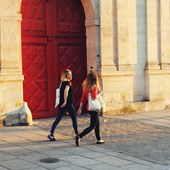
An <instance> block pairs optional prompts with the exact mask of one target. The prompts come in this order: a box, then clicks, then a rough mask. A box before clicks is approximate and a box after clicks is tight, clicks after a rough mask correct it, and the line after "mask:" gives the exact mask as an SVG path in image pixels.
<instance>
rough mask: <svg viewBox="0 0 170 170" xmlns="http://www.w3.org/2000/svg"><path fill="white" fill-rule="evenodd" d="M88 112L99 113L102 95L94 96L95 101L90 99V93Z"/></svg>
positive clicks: (89, 96)
mask: <svg viewBox="0 0 170 170" xmlns="http://www.w3.org/2000/svg"><path fill="white" fill-rule="evenodd" d="M88 104H89V110H92V111H97V112H100V111H101V109H102V105H103V98H102V93H99V94H98V95H97V96H96V99H94V100H93V99H92V96H91V93H89V95H88Z"/></svg>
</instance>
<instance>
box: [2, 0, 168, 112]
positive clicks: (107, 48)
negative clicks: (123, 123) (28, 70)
mask: <svg viewBox="0 0 170 170" xmlns="http://www.w3.org/2000/svg"><path fill="white" fill-rule="evenodd" d="M81 1H82V4H83V7H84V11H85V15H86V22H85V23H86V35H87V70H88V71H89V70H90V69H91V68H93V69H95V70H97V71H98V73H99V76H100V80H101V85H102V88H103V91H104V100H105V103H106V111H113V110H114V109H115V110H117V109H120V110H121V109H122V108H125V107H126V106H131V107H132V110H133V107H134V108H136V110H135V111H138V110H140V109H138V108H143V110H154V109H164V108H166V106H169V105H170V88H169V84H170V48H169V41H170V23H169V22H170V2H169V0H160V1H152V0H150V1H146V0H101V1H99V0H81ZM20 7H21V0H5V1H4V0H0V114H4V113H6V112H10V111H12V110H15V108H16V105H18V104H19V103H22V102H23V87H22V81H23V76H22V57H21V18H22V16H21V14H20ZM154 102H155V103H156V105H154V104H153V103H154ZM144 103H147V104H144ZM159 104H160V107H158V106H159ZM140 106H141V107H140ZM155 106H156V107H155ZM146 108H147V109H146ZM129 111H130V110H129Z"/></svg>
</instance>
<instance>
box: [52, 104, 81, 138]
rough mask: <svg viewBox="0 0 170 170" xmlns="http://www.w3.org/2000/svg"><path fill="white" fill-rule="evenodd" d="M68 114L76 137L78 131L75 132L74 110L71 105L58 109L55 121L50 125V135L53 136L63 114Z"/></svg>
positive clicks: (75, 119) (75, 118)
mask: <svg viewBox="0 0 170 170" xmlns="http://www.w3.org/2000/svg"><path fill="white" fill-rule="evenodd" d="M66 112H68V113H69V116H70V117H71V119H72V123H73V128H74V132H75V134H76V135H77V134H78V130H77V117H76V110H75V108H74V105H73V104H71V105H68V106H66V107H64V108H59V109H58V115H57V117H56V119H55V121H54V122H53V124H52V127H51V130H50V133H51V134H52V135H53V134H54V131H55V129H56V127H57V125H58V124H59V122H60V120H61V119H62V117H63V114H64V113H66Z"/></svg>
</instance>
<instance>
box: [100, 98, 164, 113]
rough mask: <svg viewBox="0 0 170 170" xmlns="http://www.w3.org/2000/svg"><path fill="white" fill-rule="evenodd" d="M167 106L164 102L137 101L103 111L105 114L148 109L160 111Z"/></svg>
mask: <svg viewBox="0 0 170 170" xmlns="http://www.w3.org/2000/svg"><path fill="white" fill-rule="evenodd" d="M165 109H166V106H165V103H164V102H161V101H153V102H137V103H131V104H127V105H125V106H116V107H114V105H113V106H112V109H111V110H110V111H108V112H107V111H106V112H103V115H106V116H109V115H126V114H132V113H139V112H146V111H158V110H165Z"/></svg>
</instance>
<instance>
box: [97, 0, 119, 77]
mask: <svg viewBox="0 0 170 170" xmlns="http://www.w3.org/2000/svg"><path fill="white" fill-rule="evenodd" d="M113 2H114V1H113V0H106V1H100V16H101V19H100V38H101V72H102V74H109V73H110V72H113V71H115V70H117V68H116V66H115V63H114V60H115V59H114V58H115V53H114V49H115V45H116V44H115V43H114V29H115V28H114V24H115V23H114V16H113V14H114V13H113V5H114V4H113Z"/></svg>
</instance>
